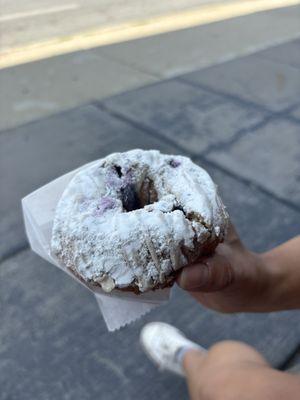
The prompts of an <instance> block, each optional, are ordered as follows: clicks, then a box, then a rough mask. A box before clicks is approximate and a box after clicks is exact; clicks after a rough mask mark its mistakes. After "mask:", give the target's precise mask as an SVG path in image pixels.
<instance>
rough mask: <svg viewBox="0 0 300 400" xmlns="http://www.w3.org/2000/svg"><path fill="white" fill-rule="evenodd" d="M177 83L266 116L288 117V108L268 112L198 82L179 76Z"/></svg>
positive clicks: (258, 106) (251, 103)
mask: <svg viewBox="0 0 300 400" xmlns="http://www.w3.org/2000/svg"><path fill="white" fill-rule="evenodd" d="M176 79H177V80H178V81H179V82H181V83H184V84H186V85H188V86H191V87H193V88H195V87H196V88H197V87H198V88H199V89H201V90H204V91H206V92H209V93H211V94H214V95H217V96H221V97H223V98H224V99H227V100H230V101H231V102H233V103H235V104H238V105H239V106H246V107H248V108H250V109H252V110H258V111H261V112H262V111H263V112H265V113H267V114H276V115H277V116H282V117H285V116H288V113H289V109H290V106H289V107H287V108H285V109H283V110H281V111H274V110H270V109H268V108H267V107H265V106H263V105H260V104H257V103H255V102H252V101H249V100H245V99H242V98H241V97H239V96H237V95H233V94H230V93H227V92H224V91H223V90H216V89H214V88H212V87H211V86H208V85H204V84H203V83H199V82H191V81H189V80H188V79H185V78H184V76H180V77H177V78H176Z"/></svg>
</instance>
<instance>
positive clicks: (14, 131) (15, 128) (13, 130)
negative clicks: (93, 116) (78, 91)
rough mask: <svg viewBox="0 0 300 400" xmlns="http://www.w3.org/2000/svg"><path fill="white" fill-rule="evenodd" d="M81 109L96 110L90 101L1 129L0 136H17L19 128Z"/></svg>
mask: <svg viewBox="0 0 300 400" xmlns="http://www.w3.org/2000/svg"><path fill="white" fill-rule="evenodd" d="M104 100H105V99H104ZM81 107H92V108H98V107H95V102H94V101H93V100H91V101H89V102H88V103H83V104H80V105H76V106H73V107H71V108H67V109H66V110H60V111H57V112H55V113H53V114H50V115H47V116H41V117H40V118H37V119H35V120H34V121H27V122H25V123H24V124H20V125H17V126H13V127H11V128H7V129H2V130H0V135H1V134H9V135H12V134H17V133H18V130H19V128H21V127H22V128H26V127H27V126H29V125H32V124H36V123H39V122H41V121H44V120H49V119H51V118H53V117H59V116H61V115H63V114H67V113H69V112H72V111H75V110H77V109H79V108H81Z"/></svg>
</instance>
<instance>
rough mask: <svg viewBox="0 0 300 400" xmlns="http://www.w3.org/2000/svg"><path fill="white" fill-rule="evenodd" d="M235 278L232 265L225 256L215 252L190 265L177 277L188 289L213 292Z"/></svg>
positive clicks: (183, 286)
mask: <svg viewBox="0 0 300 400" xmlns="http://www.w3.org/2000/svg"><path fill="white" fill-rule="evenodd" d="M233 279H234V272H233V268H232V265H231V264H230V262H229V261H228V259H227V258H226V257H225V256H222V255H220V254H214V255H213V256H211V257H206V258H204V259H202V260H201V261H200V262H199V263H197V264H192V265H188V266H187V267H184V268H183V269H182V270H181V273H180V274H179V276H178V277H177V283H178V285H179V286H180V287H181V288H182V289H184V290H188V291H191V292H192V291H203V292H213V291H216V290H221V289H224V288H225V287H227V286H229V285H230V284H231V283H232V282H233Z"/></svg>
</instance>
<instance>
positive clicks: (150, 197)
mask: <svg viewBox="0 0 300 400" xmlns="http://www.w3.org/2000/svg"><path fill="white" fill-rule="evenodd" d="M157 200H158V196H157V192H156V190H155V187H154V183H153V181H152V180H151V179H150V178H148V177H146V178H145V179H144V181H143V183H142V185H141V188H140V190H139V191H137V189H136V186H135V185H134V184H133V183H129V184H127V185H125V186H123V187H122V188H121V201H122V204H123V209H124V211H133V210H138V209H139V208H143V207H145V206H147V205H148V204H152V203H155V202H156V201H157Z"/></svg>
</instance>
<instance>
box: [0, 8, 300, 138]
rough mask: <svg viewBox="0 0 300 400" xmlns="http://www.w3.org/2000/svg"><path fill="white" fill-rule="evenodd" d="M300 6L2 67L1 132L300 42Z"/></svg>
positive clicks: (0, 72)
mask: <svg viewBox="0 0 300 400" xmlns="http://www.w3.org/2000/svg"><path fill="white" fill-rule="evenodd" d="M299 20H300V6H295V7H287V8H281V9H277V10H272V11H267V12H259V13H254V14H250V15H247V16H243V17H238V18H232V19H227V20H225V21H221V22H215V23H211V24H204V25H201V26H197V27H193V28H189V29H183V30H178V31H175V32H168V33H164V34H161V35H154V36H151V37H147V38H141V39H138V40H132V41H128V42H125V43H118V44H112V45H108V46H100V47H97V48H94V49H90V50H84V51H76V52H73V53H71V54H64V55H61V56H57V57H52V58H47V59H45V60H40V61H37V62H33V63H28V64H24V65H19V66H15V67H11V68H6V69H0V88H1V90H0V130H3V129H8V128H12V127H16V126H18V125H22V124H24V123H26V122H29V121H34V120H37V119H39V118H43V117H46V116H49V115H53V114H55V113H57V112H59V111H62V110H67V109H70V108H72V107H76V106H78V105H81V104H86V103H87V102H91V101H94V100H99V99H104V98H106V97H110V96H112V95H114V94H117V93H121V92H124V91H128V90H129V89H133V88H136V87H140V86H144V85H146V84H149V83H153V82H158V81H160V80H161V79H166V78H170V77H175V76H179V75H182V74H183V73H187V72H190V71H195V70H197V69H199V68H203V67H207V66H210V65H214V64H216V63H221V62H224V61H225V60H228V59H234V58H236V57H240V56H242V55H245V54H249V53H253V52H255V51H258V50H259V49H264V48H267V47H270V46H272V45H274V44H277V43H283V42H286V41H289V40H291V39H292V38H295V37H300V24H299Z"/></svg>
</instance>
